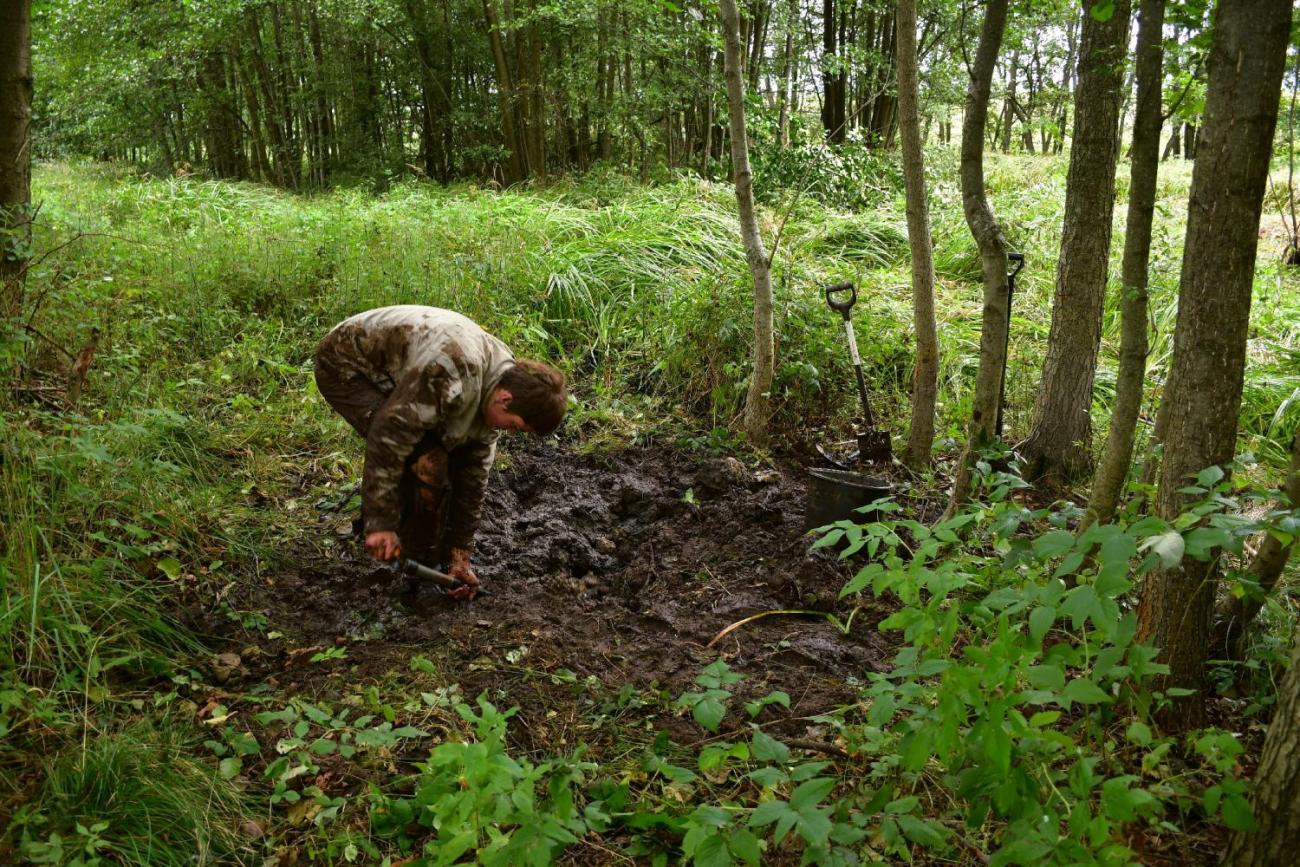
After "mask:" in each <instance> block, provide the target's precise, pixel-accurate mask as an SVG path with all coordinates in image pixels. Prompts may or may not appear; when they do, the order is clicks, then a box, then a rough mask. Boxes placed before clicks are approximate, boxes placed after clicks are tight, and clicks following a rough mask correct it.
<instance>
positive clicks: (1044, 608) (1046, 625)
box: [1029, 605, 1056, 644]
mask: <svg viewBox="0 0 1300 867" xmlns="http://www.w3.org/2000/svg"><path fill="white" fill-rule="evenodd" d="M1055 622H1056V609H1055V608H1053V607H1052V606H1051V605H1040V606H1038V607H1037V608H1035V609H1034V610H1033V611H1031V612H1030V614H1029V637H1030V639H1031V640H1032V641H1033V642H1034V643H1035V644H1039V643H1041V642H1042V640H1043V636H1044V635H1046V634H1047V631H1048V630H1049V629H1051V628H1052V624H1053V623H1055Z"/></svg>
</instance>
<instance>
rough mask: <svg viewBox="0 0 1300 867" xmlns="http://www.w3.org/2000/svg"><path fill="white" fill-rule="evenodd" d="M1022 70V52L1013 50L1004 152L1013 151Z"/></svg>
mask: <svg viewBox="0 0 1300 867" xmlns="http://www.w3.org/2000/svg"><path fill="white" fill-rule="evenodd" d="M1019 72H1020V52H1019V51H1013V52H1011V72H1010V81H1009V82H1008V84H1007V99H1006V105H1005V110H1004V111H1003V115H1004V117H1003V121H1002V152H1003V153H1004V154H1009V153H1011V130H1012V127H1014V126H1015V125H1016V83H1017V82H1016V78H1017V75H1018V74H1019Z"/></svg>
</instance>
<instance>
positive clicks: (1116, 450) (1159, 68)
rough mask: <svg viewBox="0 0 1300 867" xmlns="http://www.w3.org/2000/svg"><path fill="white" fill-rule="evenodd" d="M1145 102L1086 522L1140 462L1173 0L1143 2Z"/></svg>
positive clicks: (1110, 506)
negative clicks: (1114, 365)
mask: <svg viewBox="0 0 1300 867" xmlns="http://www.w3.org/2000/svg"><path fill="white" fill-rule="evenodd" d="M1138 20H1139V24H1138V41H1137V91H1138V93H1137V108H1136V109H1135V111H1136V115H1135V117H1134V120H1133V147H1132V150H1131V152H1130V155H1129V158H1130V160H1131V161H1132V164H1131V166H1130V170H1129V171H1130V181H1129V193H1128V221H1127V228H1126V229H1125V233H1124V264H1123V273H1122V277H1121V279H1122V283H1121V286H1120V292H1121V297H1120V319H1121V326H1120V329H1121V333H1120V345H1119V375H1118V378H1117V381H1116V384H1115V408H1114V410H1113V411H1112V412H1111V416H1110V433H1109V435H1108V436H1107V438H1106V448H1105V450H1104V451H1103V452H1102V457H1101V464H1100V465H1099V466H1098V467H1097V475H1096V477H1095V478H1094V479H1093V482H1092V496H1091V498H1090V499H1089V502H1088V513H1087V515H1086V516H1085V518H1084V526H1085V527H1086V526H1088V525H1089V524H1091V523H1093V522H1098V523H1102V524H1105V523H1107V522H1109V521H1110V520H1111V518H1113V517H1114V516H1115V507H1116V504H1117V503H1118V502H1119V496H1120V493H1121V492H1122V491H1123V488H1124V479H1125V478H1127V476H1128V472H1129V467H1130V465H1131V464H1132V462H1133V438H1134V434H1135V432H1136V430H1137V420H1138V413H1139V412H1140V411H1141V409H1142V386H1143V383H1144V382H1145V380H1146V364H1147V281H1148V276H1147V266H1148V263H1149V261H1150V257H1151V221H1152V218H1153V216H1154V214H1155V203H1156V174H1157V172H1158V171H1159V169H1160V125H1161V118H1160V111H1161V108H1162V106H1163V102H1162V101H1161V94H1160V88H1161V82H1162V81H1163V80H1164V79H1163V76H1164V71H1163V66H1164V44H1163V36H1162V34H1163V32H1164V26H1165V23H1164V22H1165V0H1141V3H1140V5H1139V7H1138Z"/></svg>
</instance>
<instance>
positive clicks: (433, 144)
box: [403, 0, 451, 184]
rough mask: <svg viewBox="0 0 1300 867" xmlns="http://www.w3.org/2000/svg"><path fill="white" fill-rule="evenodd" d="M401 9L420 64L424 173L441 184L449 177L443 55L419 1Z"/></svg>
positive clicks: (447, 97)
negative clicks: (409, 27)
mask: <svg viewBox="0 0 1300 867" xmlns="http://www.w3.org/2000/svg"><path fill="white" fill-rule="evenodd" d="M403 9H404V10H405V12H406V18H407V21H408V22H409V23H410V25H411V36H412V42H414V44H415V57H416V60H417V61H418V62H419V64H420V151H421V155H422V156H423V157H424V173H425V175H426V176H428V177H429V178H431V179H433V180H436V181H440V182H442V183H444V184H445V183H446V182H447V181H448V180H450V175H451V169H450V166H449V165H448V158H447V157H448V155H447V148H446V141H447V136H446V131H445V127H446V125H447V120H448V117H449V115H450V114H451V98H450V94H449V92H448V85H449V84H450V82H449V81H448V80H447V78H448V76H447V74H446V72H445V66H446V62H447V53H446V52H444V51H440V50H439V49H438V47H437V46H435V44H434V33H433V26H432V23H431V22H430V21H429V16H428V14H427V10H426V8H425V5H424V3H423V2H422V0H406V2H405V3H404V4H403Z"/></svg>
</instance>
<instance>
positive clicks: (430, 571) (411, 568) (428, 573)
mask: <svg viewBox="0 0 1300 867" xmlns="http://www.w3.org/2000/svg"><path fill="white" fill-rule="evenodd" d="M393 570H394V571H396V572H399V573H401V574H403V575H409V576H411V577H412V578H423V579H425V580H426V581H431V582H433V585H434V586H435V587H437V588H438V590H439V591H440V592H442V593H450V592H452V591H456V590H460V589H462V588H465V587H468V586H469V585H468V584H466V583H465V582H464V581H461V580H460V579H459V578H453V577H451V576H450V575H448V574H447V573H446V572H439V571H438V570H437V569H434V568H433V567H431V566H426V565H424V564H423V563H421V562H420V561H418V560H412V559H411V558H410V557H399V558H398V559H397V560H395V561H394V562H393ZM474 595H475V596H476V597H477V596H486V595H487V593H485V592H484V591H483V587H482V585H480V586H478V587H477V588H475V590H474Z"/></svg>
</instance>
